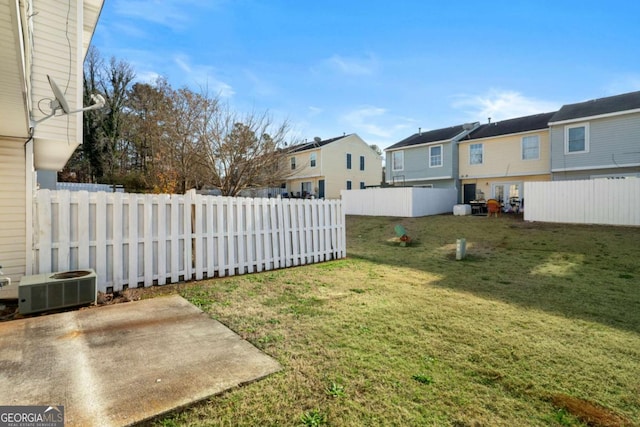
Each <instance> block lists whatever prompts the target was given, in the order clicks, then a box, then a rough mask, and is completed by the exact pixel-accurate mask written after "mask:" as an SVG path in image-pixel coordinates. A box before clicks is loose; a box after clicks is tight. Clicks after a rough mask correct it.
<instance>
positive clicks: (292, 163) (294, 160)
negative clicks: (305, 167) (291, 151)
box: [291, 157, 296, 170]
mask: <svg viewBox="0 0 640 427" xmlns="http://www.w3.org/2000/svg"><path fill="white" fill-rule="evenodd" d="M295 168H296V158H295V157H292V158H291V170H294V169H295Z"/></svg>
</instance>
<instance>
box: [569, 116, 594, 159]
mask: <svg viewBox="0 0 640 427" xmlns="http://www.w3.org/2000/svg"><path fill="white" fill-rule="evenodd" d="M564 140H565V146H564V152H565V154H569V153H586V152H588V151H589V125H588V124H587V123H584V124H579V125H572V126H565V128H564Z"/></svg>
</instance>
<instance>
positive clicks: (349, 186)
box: [347, 181, 351, 190]
mask: <svg viewBox="0 0 640 427" xmlns="http://www.w3.org/2000/svg"><path fill="white" fill-rule="evenodd" d="M347 190H351V181H347Z"/></svg>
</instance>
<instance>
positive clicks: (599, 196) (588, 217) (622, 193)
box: [524, 178, 640, 225]
mask: <svg viewBox="0 0 640 427" xmlns="http://www.w3.org/2000/svg"><path fill="white" fill-rule="evenodd" d="M524 195H525V200H526V203H525V209H524V219H525V220H526V221H541V222H561V223H576V224H605V225H640V179H637V178H628V179H592V180H582V181H551V182H525V183H524Z"/></svg>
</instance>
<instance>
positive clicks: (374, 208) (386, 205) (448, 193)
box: [340, 187, 458, 217]
mask: <svg viewBox="0 0 640 427" xmlns="http://www.w3.org/2000/svg"><path fill="white" fill-rule="evenodd" d="M340 195H341V197H342V203H343V205H344V210H345V213H346V214H347V215H369V216H398V217H418V216H427V215H439V214H443V213H451V212H453V206H454V205H455V204H456V201H457V197H458V192H457V190H456V189H455V188H423V187H388V188H367V189H364V190H342V191H341V192H340Z"/></svg>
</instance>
